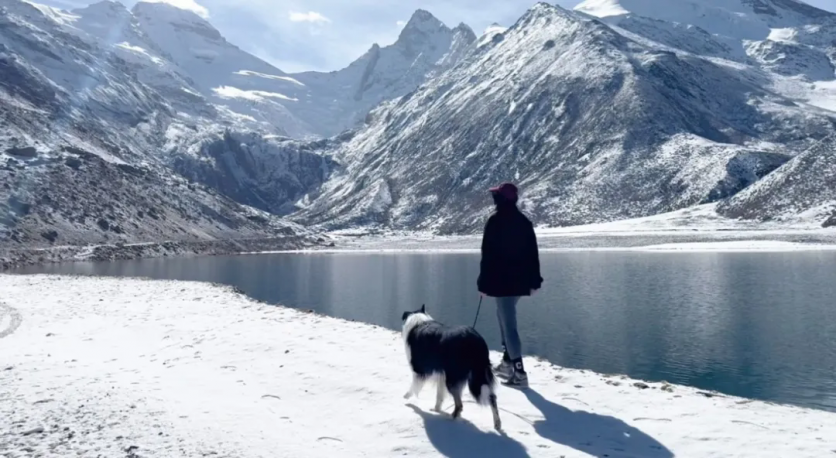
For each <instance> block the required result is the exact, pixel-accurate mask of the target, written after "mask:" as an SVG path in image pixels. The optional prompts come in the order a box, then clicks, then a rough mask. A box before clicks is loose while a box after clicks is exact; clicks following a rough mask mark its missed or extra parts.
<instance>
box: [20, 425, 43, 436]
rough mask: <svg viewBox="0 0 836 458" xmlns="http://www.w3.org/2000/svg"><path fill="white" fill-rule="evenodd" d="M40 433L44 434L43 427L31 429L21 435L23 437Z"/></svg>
mask: <svg viewBox="0 0 836 458" xmlns="http://www.w3.org/2000/svg"><path fill="white" fill-rule="evenodd" d="M42 432H44V427H43V426H38V427H37V428H32V429H30V430H28V431H25V432H24V433H23V435H24V436H31V435H32V434H41V433H42Z"/></svg>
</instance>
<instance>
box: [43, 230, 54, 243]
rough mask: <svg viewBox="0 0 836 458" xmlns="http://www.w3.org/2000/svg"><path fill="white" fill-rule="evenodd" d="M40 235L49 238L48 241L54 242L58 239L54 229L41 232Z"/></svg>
mask: <svg viewBox="0 0 836 458" xmlns="http://www.w3.org/2000/svg"><path fill="white" fill-rule="evenodd" d="M41 237H43V238H45V239H47V240H49V242H50V243H55V241H56V240H57V239H58V232H56V231H46V232H41Z"/></svg>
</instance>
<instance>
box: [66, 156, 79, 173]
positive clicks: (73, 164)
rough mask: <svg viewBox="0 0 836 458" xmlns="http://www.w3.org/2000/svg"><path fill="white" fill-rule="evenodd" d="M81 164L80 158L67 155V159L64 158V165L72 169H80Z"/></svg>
mask: <svg viewBox="0 0 836 458" xmlns="http://www.w3.org/2000/svg"><path fill="white" fill-rule="evenodd" d="M81 164H82V162H81V159H79V158H77V157H68V158H67V159H65V160H64V165H66V166H67V167H69V168H71V169H73V170H78V169H80V168H81Z"/></svg>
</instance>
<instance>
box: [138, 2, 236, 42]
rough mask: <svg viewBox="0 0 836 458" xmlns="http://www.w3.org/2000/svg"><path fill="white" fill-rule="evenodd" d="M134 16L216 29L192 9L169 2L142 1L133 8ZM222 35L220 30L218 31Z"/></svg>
mask: <svg viewBox="0 0 836 458" xmlns="http://www.w3.org/2000/svg"><path fill="white" fill-rule="evenodd" d="M131 12H132V13H133V14H134V16H137V17H139V18H146V19H151V20H156V21H165V22H169V23H173V24H191V25H200V26H201V27H203V28H207V29H212V30H216V29H215V27H214V26H213V25H212V24H210V23H209V21H207V20H206V19H204V18H203V17H201V16H200V15H199V14H197V13H196V12H194V11H192V10H188V9H185V8H180V7H178V6H175V5H172V4H171V3H167V2H158V1H140V2H137V4H136V5H134V7H133V8H132V9H131ZM218 35H220V32H218Z"/></svg>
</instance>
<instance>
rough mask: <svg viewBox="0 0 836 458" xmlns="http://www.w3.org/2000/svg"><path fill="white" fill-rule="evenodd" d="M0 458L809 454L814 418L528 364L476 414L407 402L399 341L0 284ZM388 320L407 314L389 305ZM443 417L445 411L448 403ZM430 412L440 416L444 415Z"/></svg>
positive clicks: (254, 309) (76, 288) (102, 283)
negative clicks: (524, 375) (496, 420)
mask: <svg viewBox="0 0 836 458" xmlns="http://www.w3.org/2000/svg"><path fill="white" fill-rule="evenodd" d="M0 290H2V297H0V301H2V303H0V348H2V357H0V387H2V389H0V451H2V452H3V456H4V457H6V458H10V457H29V456H42V457H59V456H60V457H65V456H107V457H111V456H114V457H115V456H128V457H140V456H141V457H166V458H168V457H175V456H177V457H197V456H230V457H232V456H234V457H242V458H243V457H277V456H287V457H290V456H292V457H333V456H339V457H354V456H448V457H471V456H482V457H490V456H496V457H511V458H513V457H525V456H532V457H560V456H563V457H567V458H568V457H587V456H596V457H602V456H608V457H642V458H654V457H673V456H680V457H688V458H699V457H726V458H731V457H758V458H765V457H782V458H785V457H790V456H791V457H823V456H831V455H832V454H833V451H834V450H836V421H834V420H836V416H834V414H831V413H826V412H819V411H812V410H803V409H799V408H793V407H784V406H776V405H771V404H765V403H761V402H753V401H747V400H743V399H736V398H727V397H723V396H718V395H713V394H710V393H700V392H698V391H696V390H694V389H690V388H685V387H679V386H669V385H662V384H647V385H645V384H641V383H639V382H636V381H633V380H628V379H625V378H622V377H617V376H615V377H606V376H602V375H598V374H593V373H589V372H583V371H573V370H565V369H561V368H558V367H554V366H552V365H550V364H547V363H545V362H541V361H535V360H531V361H529V362H528V364H529V367H530V368H531V369H530V376H531V385H532V387H531V389H530V390H527V391H514V390H511V389H506V388H504V387H500V389H499V393H498V395H499V405H500V408H501V415H502V420H503V424H504V430H505V433H504V434H502V435H501V434H498V433H497V432H495V431H494V430H493V428H492V424H491V423H492V422H491V414H490V411H489V410H488V409H483V408H480V407H477V406H476V405H475V404H473V403H472V402H471V403H467V404H466V405H465V410H464V418H463V420H459V421H453V420H451V419H450V418H449V417H448V416H447V415H446V414H437V413H433V412H431V410H430V409H431V407H432V405H433V403H434V399H433V398H434V390H433V387H432V386H430V387H427V388H425V392H424V393H423V394H422V397H420V398H419V399H418V400H416V401H414V403H411V402H406V401H404V399H403V394H404V392H405V391H406V390H407V388H408V385H409V382H410V375H409V371H408V369H407V366H406V359H405V357H404V354H403V353H404V350H403V345H402V343H401V340H400V336H399V335H398V334H396V333H393V332H391V331H388V330H384V329H380V328H376V327H373V326H369V325H364V324H360V323H350V322H345V321H340V320H337V319H332V318H327V317H321V316H317V315H312V314H306V313H304V312H301V311H297V310H291V309H286V308H281V307H272V306H267V305H263V304H259V303H255V302H252V301H250V300H249V299H247V298H245V297H243V296H241V295H239V294H237V293H235V292H233V291H231V290H229V289H225V288H221V287H218V286H212V285H208V284H200V283H183V282H170V281H168V282H157V281H154V282H152V281H144V280H130V279H97V278H68V277H50V276H34V277H33V276H0ZM403 308H408V305H404V306H403ZM448 404H449V402H448ZM445 407H446V410H447V412H449V411H450V408H449V407H450V406H449V405H447V406H445Z"/></svg>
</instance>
